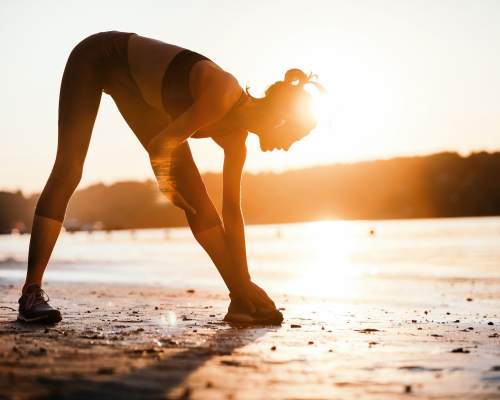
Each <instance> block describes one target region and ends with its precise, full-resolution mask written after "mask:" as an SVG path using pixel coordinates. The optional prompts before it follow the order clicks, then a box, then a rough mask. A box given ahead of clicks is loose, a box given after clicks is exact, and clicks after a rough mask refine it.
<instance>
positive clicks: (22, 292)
mask: <svg viewBox="0 0 500 400" xmlns="http://www.w3.org/2000/svg"><path fill="white" fill-rule="evenodd" d="M31 285H38V286H39V287H42V282H31V283H28V282H26V283H25V284H24V286H23V288H22V290H21V294H25V293H26V290H27V289H28V287H30V286H31Z"/></svg>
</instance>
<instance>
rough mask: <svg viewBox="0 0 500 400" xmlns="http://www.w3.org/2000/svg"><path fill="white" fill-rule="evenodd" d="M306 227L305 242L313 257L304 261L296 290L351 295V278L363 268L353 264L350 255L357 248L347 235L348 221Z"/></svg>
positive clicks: (335, 295)
mask: <svg viewBox="0 0 500 400" xmlns="http://www.w3.org/2000/svg"><path fill="white" fill-rule="evenodd" d="M306 230H307V233H308V239H307V240H305V241H304V245H305V246H306V250H307V252H308V253H309V254H310V257H311V260H310V262H306V263H304V265H303V267H302V271H300V278H298V279H297V281H296V283H294V289H296V290H297V291H298V292H301V293H304V294H307V295H315V296H327V297H352V296H353V293H352V287H351V280H352V278H353V277H354V276H356V275H359V274H360V273H361V271H360V270H359V268H354V267H352V266H351V262H350V260H349V257H348V254H349V252H351V251H352V250H354V249H355V247H356V241H355V240H354V239H352V238H349V237H348V234H349V230H350V226H349V223H348V222H343V221H324V222H313V223H310V224H308V225H307V228H306Z"/></svg>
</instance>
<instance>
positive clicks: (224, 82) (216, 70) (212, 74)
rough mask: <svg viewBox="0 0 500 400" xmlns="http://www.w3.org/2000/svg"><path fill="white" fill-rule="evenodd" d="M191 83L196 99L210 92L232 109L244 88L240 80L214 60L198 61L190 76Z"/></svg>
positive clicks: (211, 95)
mask: <svg viewBox="0 0 500 400" xmlns="http://www.w3.org/2000/svg"><path fill="white" fill-rule="evenodd" d="M189 85H190V87H191V90H192V92H193V96H194V98H195V99H197V98H199V97H201V96H202V95H203V94H209V95H210V97H212V98H213V99H217V100H219V101H222V102H224V103H225V104H226V106H227V107H228V109H230V108H231V107H232V106H233V105H234V104H236V102H237V101H238V100H239V98H240V96H241V91H242V88H241V86H240V84H239V83H238V80H237V79H236V78H235V77H234V76H233V75H232V74H230V73H229V72H227V71H224V70H223V69H222V68H221V67H219V66H218V65H217V64H215V63H214V62H212V61H209V60H204V61H200V62H197V63H196V64H195V65H194V66H193V69H192V70H191V74H190V76H189Z"/></svg>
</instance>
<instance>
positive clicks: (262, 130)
mask: <svg viewBox="0 0 500 400" xmlns="http://www.w3.org/2000/svg"><path fill="white" fill-rule="evenodd" d="M287 121H288V122H287ZM253 133H255V134H256V135H257V136H258V137H259V140H260V148H261V150H262V151H273V150H285V151H288V149H290V147H291V146H292V144H294V143H295V142H298V141H299V140H300V139H302V138H303V137H304V136H303V135H302V136H300V135H298V134H297V132H296V130H295V129H292V126H291V115H290V114H284V113H277V114H275V115H270V116H269V117H267V118H265V119H264V120H263V121H262V122H261V123H260V124H259V126H258V127H257V129H255V131H254V132H253Z"/></svg>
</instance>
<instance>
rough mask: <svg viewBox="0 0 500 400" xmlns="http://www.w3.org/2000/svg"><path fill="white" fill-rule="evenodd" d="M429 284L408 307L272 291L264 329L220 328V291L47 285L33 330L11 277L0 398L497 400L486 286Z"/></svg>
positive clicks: (492, 283) (496, 355)
mask: <svg viewBox="0 0 500 400" xmlns="http://www.w3.org/2000/svg"><path fill="white" fill-rule="evenodd" d="M436 284H440V285H443V287H444V286H447V287H449V288H450V290H448V291H446V292H447V293H448V295H447V296H446V297H447V298H446V299H443V301H439V302H437V301H436V303H435V304H434V305H433V306H431V307H429V306H426V307H418V308H417V306H416V304H425V305H427V304H429V301H431V300H432V299H428V298H423V297H425V293H426V291H425V290H422V292H420V293H421V294H419V293H418V292H417V293H414V296H412V297H408V298H407V297H405V296H400V297H394V296H393V298H394V301H392V302H391V301H387V300H383V301H381V300H375V301H368V300H366V298H359V299H349V300H346V299H335V298H329V299H324V298H315V297H304V296H291V295H286V294H281V295H276V296H274V298H275V299H276V303H277V305H278V306H279V307H280V308H282V309H283V311H282V312H283V314H284V315H285V321H284V323H283V324H282V325H281V326H267V327H264V326H231V325H228V324H226V323H224V322H223V321H222V319H223V317H224V315H225V312H226V308H227V304H228V300H229V298H228V296H227V294H226V293H224V292H219V293H217V292H214V291H203V290H198V289H196V290H194V292H193V291H187V290H185V289H171V288H164V287H151V286H139V285H109V284H106V285H103V284H74V283H71V284H69V283H61V282H56V283H52V282H49V283H48V284H47V285H46V286H45V289H46V291H47V292H49V294H50V296H51V297H52V301H51V303H52V304H53V305H54V306H55V307H58V308H60V309H61V311H62V312H63V313H64V319H63V321H62V322H61V323H60V324H57V325H51V326H44V325H25V324H20V323H18V322H16V315H17V313H16V312H15V311H14V310H13V309H15V308H17V298H18V291H19V286H20V282H19V281H7V280H5V279H2V280H1V287H0V293H1V304H0V305H1V307H2V308H1V309H0V311H1V314H0V315H1V317H0V318H1V325H0V338H1V339H0V355H1V359H0V386H1V387H2V390H1V394H0V398H1V399H12V400H15V399H16V400H17V399H21V400H24V399H188V398H189V399H351V398H356V399H388V398H390V399H392V398H398V399H399V398H422V399H469V398H470V399H497V398H500V336H499V333H500V331H499V330H498V329H500V326H499V324H500V318H499V315H500V313H498V314H497V311H498V308H497V305H498V299H499V295H498V293H500V291H499V289H500V280H491V279H490V280H487V281H484V282H481V281H477V280H475V281H472V280H455V281H446V280H440V281H439V282H438V281H436V280H430V281H429V282H427V284H425V283H422V284H421V286H422V287H423V289H425V286H426V285H434V286H435V285H436ZM418 285H419V284H417V285H416V287H418ZM472 288H475V289H474V291H475V293H476V294H479V293H481V294H482V295H481V296H476V297H468V296H471V294H470V293H471V292H472V291H473V289H472ZM477 289H479V290H477ZM440 290H441V291H443V289H440ZM440 290H438V291H440ZM440 296H441V297H442V294H440ZM405 299H407V300H405ZM468 299H469V300H468ZM450 304H460V306H452V305H450ZM495 314H497V315H495Z"/></svg>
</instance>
